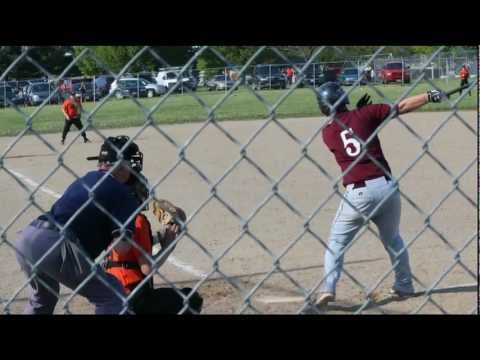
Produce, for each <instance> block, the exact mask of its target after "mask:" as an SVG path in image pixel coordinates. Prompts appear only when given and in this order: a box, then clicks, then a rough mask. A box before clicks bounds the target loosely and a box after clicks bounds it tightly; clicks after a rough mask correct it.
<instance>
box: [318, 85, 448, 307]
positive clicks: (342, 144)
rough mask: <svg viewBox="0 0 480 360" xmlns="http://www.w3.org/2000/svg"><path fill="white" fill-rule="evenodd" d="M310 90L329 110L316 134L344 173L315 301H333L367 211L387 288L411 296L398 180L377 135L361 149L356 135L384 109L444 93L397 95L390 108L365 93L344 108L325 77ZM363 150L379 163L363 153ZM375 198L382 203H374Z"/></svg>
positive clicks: (363, 134) (369, 129) (399, 109)
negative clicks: (389, 272) (391, 278)
mask: <svg viewBox="0 0 480 360" xmlns="http://www.w3.org/2000/svg"><path fill="white" fill-rule="evenodd" d="M316 94H317V100H318V104H319V107H320V110H321V112H322V113H323V114H324V115H327V116H329V115H331V114H334V116H333V118H332V119H331V120H330V121H329V123H328V125H327V126H325V127H324V129H323V133H322V135H323V140H324V142H325V144H326V145H327V147H328V149H329V150H330V151H331V152H332V153H333V154H334V156H335V160H336V161H337V163H338V165H339V166H340V169H341V171H342V173H343V174H344V175H343V185H344V186H345V188H346V191H345V193H344V199H343V200H342V201H341V203H340V206H339V208H338V211H337V213H336V215H335V218H334V220H333V223H332V226H331V231H330V237H329V244H328V249H327V250H326V252H325V272H324V276H325V278H324V282H323V286H322V289H321V293H320V295H319V297H318V298H317V305H319V306H322V305H325V304H327V303H328V302H330V301H334V300H335V290H336V286H337V282H338V280H339V278H340V274H341V271H342V267H343V256H344V250H345V248H346V246H347V245H348V244H349V243H350V242H351V240H352V239H353V237H354V236H355V234H357V232H358V231H359V230H360V228H361V227H362V226H363V225H364V223H365V222H364V219H363V217H362V215H363V216H365V217H366V216H371V220H372V221H373V222H374V223H375V224H376V226H377V227H378V230H379V234H380V239H381V241H382V243H383V245H384V247H385V249H386V250H387V252H388V255H389V257H390V261H391V263H392V266H394V272H395V283H394V285H393V287H392V289H391V293H392V294H393V295H396V296H399V297H406V296H409V295H412V294H413V293H414V288H413V284H412V276H411V270H410V264H409V258H408V251H407V249H406V248H405V245H404V242H403V239H402V237H401V236H400V232H399V224H400V212H401V210H400V193H399V191H398V183H397V181H396V180H395V179H394V178H392V176H391V171H390V167H389V165H388V162H387V160H386V159H385V157H384V155H383V152H382V148H381V145H380V140H379V139H378V137H377V135H375V136H374V137H373V138H372V139H371V141H370V142H369V143H368V144H367V145H366V147H367V148H366V149H364V146H363V145H362V143H361V142H360V141H359V140H363V141H366V140H367V139H368V138H369V137H370V136H371V135H372V134H373V133H374V132H375V130H376V129H377V127H378V126H379V125H380V124H381V123H382V122H383V121H384V120H385V119H387V117H388V116H389V115H390V114H392V113H393V115H394V116H395V114H404V113H407V112H410V111H413V110H415V109H418V108H419V107H421V106H423V105H425V104H427V103H428V102H440V101H442V100H443V99H444V98H445V97H446V96H445V94H444V93H442V92H439V91H437V90H431V91H428V92H427V93H425V94H421V95H416V96H412V97H409V98H407V99H405V100H402V101H400V103H399V104H398V106H395V107H393V108H392V107H391V106H390V105H388V104H374V105H372V104H371V101H370V98H369V96H368V95H364V96H363V97H362V98H361V99H360V100H359V102H358V103H357V109H354V110H352V111H349V110H348V109H347V106H346V105H347V104H348V103H349V101H348V98H347V97H346V96H344V95H345V93H344V91H343V89H342V88H341V87H340V85H339V84H338V83H335V82H327V83H325V84H323V85H322V86H320V87H319V88H318V89H317V91H316ZM337 102H338V104H337ZM334 105H335V108H334V107H333V106H334ZM364 150H367V152H368V154H370V155H371V156H372V157H373V158H374V159H375V160H376V161H377V162H378V163H379V164H380V166H378V165H377V164H375V163H374V162H373V161H372V160H371V159H370V158H369V157H367V156H366V154H364V153H363V151H364ZM358 157H361V159H360V160H359V161H358V162H357V163H356V165H355V166H353V167H352V168H351V169H349V171H346V170H347V168H348V167H349V166H350V164H351V163H352V162H353V161H355V160H357V158H358ZM380 203H382V204H381V205H380V206H379V207H378V206H377V205H379V204H380ZM377 207H378V208H377Z"/></svg>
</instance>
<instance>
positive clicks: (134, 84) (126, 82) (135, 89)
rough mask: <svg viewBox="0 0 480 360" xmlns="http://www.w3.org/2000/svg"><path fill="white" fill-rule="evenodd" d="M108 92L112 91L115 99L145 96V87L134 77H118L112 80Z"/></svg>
mask: <svg viewBox="0 0 480 360" xmlns="http://www.w3.org/2000/svg"><path fill="white" fill-rule="evenodd" d="M110 93H113V94H114V95H115V97H116V98H117V99H123V98H125V97H146V96H147V88H146V87H145V85H143V84H142V82H141V81H138V79H136V78H127V79H120V80H118V81H116V80H115V81H114V82H112V85H111V86H110Z"/></svg>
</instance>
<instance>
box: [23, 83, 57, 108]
mask: <svg viewBox="0 0 480 360" xmlns="http://www.w3.org/2000/svg"><path fill="white" fill-rule="evenodd" d="M54 91H55V86H53V84H52V83H48V82H33V83H31V84H30V85H28V87H27V91H26V99H27V103H28V104H29V105H33V106H37V105H40V104H41V103H43V102H44V101H45V100H46V99H47V98H48V97H49V96H50V94H51V93H53V92H54ZM62 100H63V98H62V96H61V94H60V93H59V92H57V93H56V94H55V95H53V96H52V97H51V98H50V101H49V103H50V104H58V103H60V102H61V101H62Z"/></svg>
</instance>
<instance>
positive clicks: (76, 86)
mask: <svg viewBox="0 0 480 360" xmlns="http://www.w3.org/2000/svg"><path fill="white" fill-rule="evenodd" d="M84 84H85V93H82V91H81V90H80V87H81V86H82V83H79V82H75V83H73V84H72V88H71V91H72V92H75V93H80V94H82V96H83V98H82V100H83V101H93V100H94V99H95V101H97V100H99V99H100V98H102V94H101V92H100V89H98V88H96V89H95V96H94V94H93V82H92V81H85V82H84Z"/></svg>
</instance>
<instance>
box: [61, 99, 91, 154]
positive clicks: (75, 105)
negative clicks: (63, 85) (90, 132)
mask: <svg viewBox="0 0 480 360" xmlns="http://www.w3.org/2000/svg"><path fill="white" fill-rule="evenodd" d="M82 110H83V108H82V102H81V94H75V95H74V94H70V95H69V97H68V98H67V99H65V101H64V102H63V104H62V113H63V116H64V117H65V125H64V127H63V132H62V140H61V143H62V145H63V144H65V139H66V137H67V134H68V132H69V131H70V128H71V126H72V125H75V127H76V128H77V129H78V130H80V131H82V128H83V125H82V121H81V120H80V118H81V115H82ZM82 137H83V142H85V143H86V142H89V141H90V140H88V138H87V135H86V134H85V131H82Z"/></svg>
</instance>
